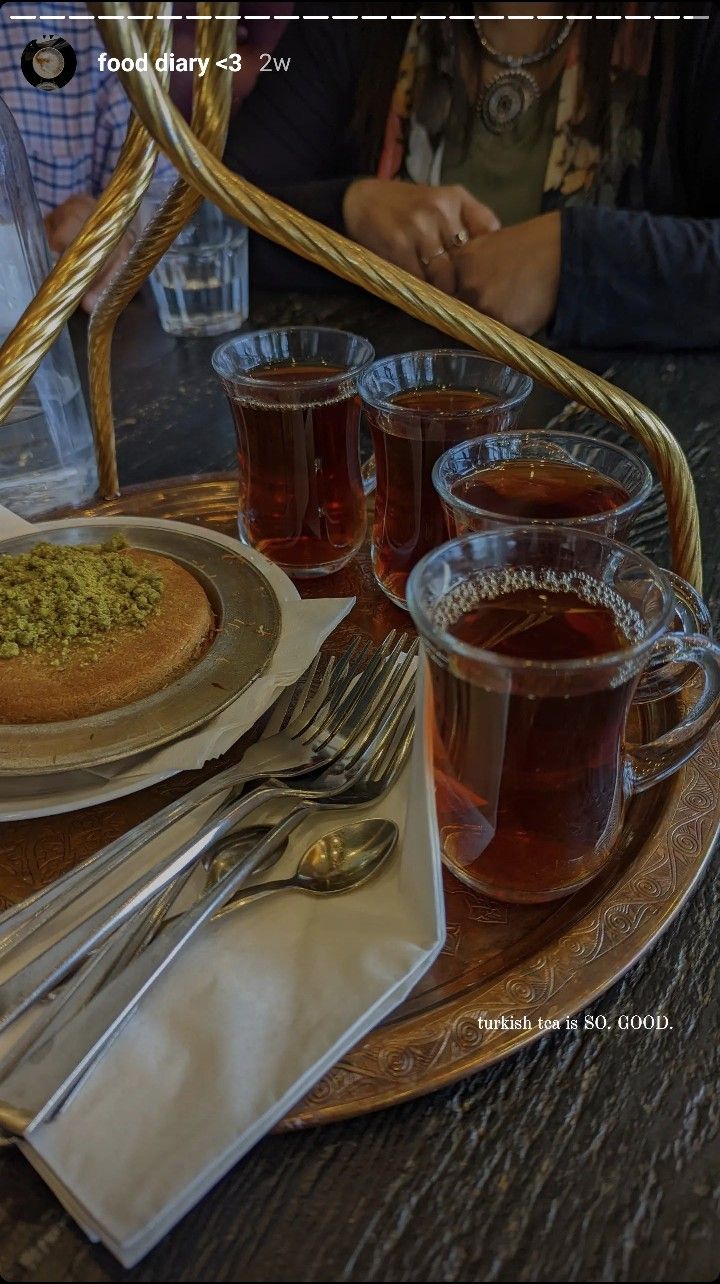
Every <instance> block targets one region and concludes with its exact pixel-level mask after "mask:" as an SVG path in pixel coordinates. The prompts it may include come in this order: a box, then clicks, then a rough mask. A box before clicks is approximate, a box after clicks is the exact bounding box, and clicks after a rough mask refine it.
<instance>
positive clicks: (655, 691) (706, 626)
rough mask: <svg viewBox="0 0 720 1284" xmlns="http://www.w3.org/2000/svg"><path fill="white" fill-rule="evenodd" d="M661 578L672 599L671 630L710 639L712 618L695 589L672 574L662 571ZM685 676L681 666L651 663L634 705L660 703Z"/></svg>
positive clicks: (686, 677) (641, 681)
mask: <svg viewBox="0 0 720 1284" xmlns="http://www.w3.org/2000/svg"><path fill="white" fill-rule="evenodd" d="M663 575H664V576H665V579H666V580H667V581H668V583H669V585H670V588H671V589H672V591H673V595H674V597H675V623H674V631H675V632H678V633H684V634H686V635H690V634H691V633H701V634H702V636H703V637H706V638H712V636H713V622H712V617H711V615H710V611H709V610H708V607H707V605H706V603H705V602H704V601H703V599H702V598H701V596H700V594H699V593H698V591H697V589H696V588H693V586H692V584H688V582H687V580H683V579H681V577H680V576H679V575H675V573H674V572H673V571H666V570H664V571H663ZM688 677H689V674H688V670H687V665H685V664H677V665H674V664H668V663H667V661H666V660H664V659H662V658H660V659H659V660H651V661H650V664H649V666H648V668H647V669H646V670H645V672H644V673H643V675H642V677H641V679H640V682H639V683H638V689H637V691H636V692H635V702H636V704H647V703H648V702H649V701H650V700H664V699H665V698H666V697H667V696H672V695H676V694H677V692H678V691H682V689H683V687H684V686H685V685H686V684H687V682H688Z"/></svg>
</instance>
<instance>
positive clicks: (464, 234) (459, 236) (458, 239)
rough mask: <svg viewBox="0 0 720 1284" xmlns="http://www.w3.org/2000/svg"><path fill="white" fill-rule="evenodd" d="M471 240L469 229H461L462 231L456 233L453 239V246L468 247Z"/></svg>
mask: <svg viewBox="0 0 720 1284" xmlns="http://www.w3.org/2000/svg"><path fill="white" fill-rule="evenodd" d="M469 240H470V233H469V232H468V230H467V228H465V227H461V228H460V231H459V232H456V233H455V235H454V237H453V245H457V246H460V245H467V243H468V241H469Z"/></svg>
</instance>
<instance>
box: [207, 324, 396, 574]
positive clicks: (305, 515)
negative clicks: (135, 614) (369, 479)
mask: <svg viewBox="0 0 720 1284" xmlns="http://www.w3.org/2000/svg"><path fill="white" fill-rule="evenodd" d="M374 355H375V354H374V352H373V349H372V347H371V345H370V344H369V343H368V341H367V339H362V338H360V337H359V336H358V335H355V334H346V333H345V332H344V331H342V330H330V329H325V328H323V327H320V326H288V327H286V328H285V329H279V330H257V331H254V332H252V333H250V334H240V335H238V336H237V337H236V338H234V339H230V340H229V341H228V342H227V343H223V344H222V345H221V346H220V347H219V348H217V349H216V350H215V352H214V353H213V359H212V360H213V368H214V370H215V373H216V374H217V375H218V376H219V378H220V382H221V383H222V386H223V388H224V389H225V393H226V394H227V398H228V400H229V402H230V408H231V410H232V413H233V418H234V420H235V429H236V432H237V441H238V463H239V468H240V504H239V517H238V527H239V531H240V538H241V539H242V540H243V541H244V543H246V544H250V545H252V547H253V548H257V549H259V551H260V552H261V553H265V554H266V556H267V557H270V558H271V559H272V560H273V561H274V562H277V564H278V565H279V566H281V567H282V569H283V570H284V571H287V573H288V575H293V576H295V577H296V578H304V577H307V576H317V575H329V574H330V573H331V572H332V571H337V570H339V569H340V567H341V566H344V565H345V564H346V562H349V561H350V559H351V558H352V557H353V556H354V554H355V553H356V552H357V550H358V549H359V547H360V545H361V544H362V541H363V536H364V534H365V493H364V490H363V482H362V476H361V472H360V458H359V444H358V434H359V424H360V400H359V398H358V396H357V380H358V375H359V374H360V373H361V372H362V371H363V370H364V369H365V368H366V367H367V366H369V365H370V363H371V361H372V359H373V357H374Z"/></svg>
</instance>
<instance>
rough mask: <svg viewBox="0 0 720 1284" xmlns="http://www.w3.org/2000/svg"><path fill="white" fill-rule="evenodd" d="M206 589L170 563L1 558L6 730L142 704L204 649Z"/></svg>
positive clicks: (71, 556) (53, 548) (50, 549)
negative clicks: (127, 705)
mask: <svg viewBox="0 0 720 1284" xmlns="http://www.w3.org/2000/svg"><path fill="white" fill-rule="evenodd" d="M214 629H215V618H214V615H213V612H212V608H211V606H210V602H209V601H208V598H207V594H206V593H205V590H204V589H203V587H202V585H201V584H200V583H199V582H198V581H197V580H196V579H195V577H194V576H193V575H191V574H190V572H189V571H187V570H185V568H184V567H182V566H180V565H179V564H178V563H177V562H174V561H172V560H171V559H170V558H167V557H161V556H160V555H158V554H157V553H147V552H144V551H142V550H140V549H134V548H130V547H129V546H128V545H127V542H126V541H125V539H124V538H123V537H122V536H119V535H117V536H115V537H114V538H113V539H112V540H111V541H110V542H109V543H106V544H99V545H69V544H50V543H40V544H37V545H36V546H35V548H33V549H31V551H30V552H28V553H20V554H12V553H6V554H2V555H0V723H5V724H6V725H7V724H16V723H28V722H30V723H38V722H40V723H41V722H59V721H65V720H68V719H71V718H85V717H89V716H91V715H92V714H95V713H103V712H105V711H107V710H108V709H117V708H119V707H120V706H122V705H126V704H131V703H132V702H133V701H135V700H141V699H143V698H144V697H145V696H147V695H151V694H152V693H153V692H155V691H159V690H161V689H162V688H163V687H166V686H168V685H169V683H171V682H173V681H175V679H176V678H178V677H180V676H181V674H183V673H185V672H186V671H187V670H188V669H189V668H191V667H192V665H193V664H195V663H196V661H197V660H198V659H199V658H200V656H201V655H202V654H203V652H204V651H205V650H206V649H207V646H208V644H209V642H210V641H211V639H212V636H213V632H214Z"/></svg>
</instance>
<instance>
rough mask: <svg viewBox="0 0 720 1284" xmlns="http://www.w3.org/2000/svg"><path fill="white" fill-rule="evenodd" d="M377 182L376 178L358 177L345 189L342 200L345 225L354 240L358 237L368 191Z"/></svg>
mask: <svg viewBox="0 0 720 1284" xmlns="http://www.w3.org/2000/svg"><path fill="white" fill-rule="evenodd" d="M375 182H376V180H375V179H374V178H356V179H354V180H353V182H352V183H350V184H349V185H348V186H347V187H346V189H345V194H344V196H343V200H342V220H343V226H344V228H345V231H346V233H347V235H348V236H351V237H352V238H353V239H354V240H357V239H358V231H359V229H360V226H361V224H362V220H363V210H364V207H365V199H366V196H367V193H368V191H370V190H372V184H374V183H375Z"/></svg>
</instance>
